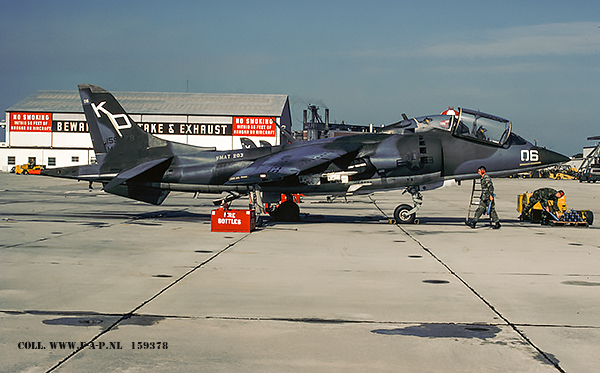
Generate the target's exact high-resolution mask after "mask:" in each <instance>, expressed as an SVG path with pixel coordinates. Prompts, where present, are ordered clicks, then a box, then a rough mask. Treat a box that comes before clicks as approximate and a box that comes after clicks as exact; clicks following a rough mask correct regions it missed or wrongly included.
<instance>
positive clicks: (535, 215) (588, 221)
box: [517, 192, 594, 227]
mask: <svg viewBox="0 0 600 373" xmlns="http://www.w3.org/2000/svg"><path fill="white" fill-rule="evenodd" d="M532 194H533V193H532V192H525V193H523V194H519V195H517V211H518V212H519V214H522V213H523V209H524V208H525V206H527V204H528V203H529V198H531V195H532ZM548 205H552V201H548ZM558 210H559V213H558V214H557V216H556V217H557V218H558V219H555V218H554V217H552V216H549V215H548V214H545V213H544V211H543V209H542V205H541V204H540V203H539V202H538V203H536V204H535V205H533V207H532V208H531V211H530V212H529V217H530V218H531V222H532V223H542V224H549V225H564V226H567V225H568V226H586V227H587V226H589V225H592V222H593V221H594V214H593V213H592V212H591V211H590V210H577V211H576V210H570V211H568V209H567V200H566V198H565V196H562V197H560V198H559V199H558Z"/></svg>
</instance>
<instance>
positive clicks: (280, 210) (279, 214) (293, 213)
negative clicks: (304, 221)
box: [269, 200, 300, 222]
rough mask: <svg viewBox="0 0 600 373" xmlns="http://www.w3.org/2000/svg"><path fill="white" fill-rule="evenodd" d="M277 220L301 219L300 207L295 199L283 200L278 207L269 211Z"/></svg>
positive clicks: (290, 220) (292, 220)
mask: <svg viewBox="0 0 600 373" xmlns="http://www.w3.org/2000/svg"><path fill="white" fill-rule="evenodd" d="M269 215H271V216H272V217H273V219H274V220H275V221H282V222H295V221H300V208H299V207H298V205H297V204H296V203H294V202H293V201H289V200H288V201H285V202H282V203H281V204H280V205H279V207H277V209H275V210H274V211H271V212H270V213H269Z"/></svg>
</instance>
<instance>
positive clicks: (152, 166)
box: [79, 84, 173, 205]
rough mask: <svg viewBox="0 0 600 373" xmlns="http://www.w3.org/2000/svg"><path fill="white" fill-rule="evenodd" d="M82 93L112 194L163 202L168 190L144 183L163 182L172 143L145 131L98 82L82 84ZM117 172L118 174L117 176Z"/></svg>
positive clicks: (99, 167)
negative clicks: (108, 177)
mask: <svg viewBox="0 0 600 373" xmlns="http://www.w3.org/2000/svg"><path fill="white" fill-rule="evenodd" d="M79 95H80V96H81V101H82V104H83V111H84V113H85V118H86V120H87V122H88V125H89V130H90V135H91V137H92V143H93V145H94V152H95V153H96V161H97V163H98V166H97V168H98V169H99V171H100V172H99V174H100V175H113V176H112V177H111V179H110V181H109V182H104V181H103V184H104V190H105V191H106V192H108V193H112V194H117V195H120V196H124V197H128V198H133V199H136V200H139V201H144V202H149V203H153V204H157V205H158V204H161V203H162V201H164V199H165V198H166V197H167V195H168V194H169V191H168V190H161V189H155V188H152V187H147V186H141V185H140V183H152V182H160V181H161V179H162V177H163V174H164V172H165V171H166V169H167V168H168V167H169V165H170V164H171V161H172V159H173V152H172V150H171V148H170V147H169V142H168V141H166V140H162V139H159V138H158V137H155V136H152V135H151V134H149V133H147V132H145V131H144V130H142V129H141V128H140V127H139V126H138V125H137V123H135V122H134V121H133V119H131V117H129V115H127V113H126V112H125V110H124V109H123V107H122V106H121V104H119V102H118V101H117V100H116V99H115V97H114V96H113V95H112V94H111V93H109V92H108V91H106V90H104V89H103V88H100V87H98V86H95V85H90V84H82V85H79ZM115 174H116V176H114V175H115Z"/></svg>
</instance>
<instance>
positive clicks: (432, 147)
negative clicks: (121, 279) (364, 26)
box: [42, 84, 569, 223]
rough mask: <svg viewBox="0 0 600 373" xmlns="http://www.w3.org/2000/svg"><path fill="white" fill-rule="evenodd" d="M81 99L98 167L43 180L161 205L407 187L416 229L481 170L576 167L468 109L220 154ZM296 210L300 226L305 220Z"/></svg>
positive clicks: (105, 100) (408, 216)
mask: <svg viewBox="0 0 600 373" xmlns="http://www.w3.org/2000/svg"><path fill="white" fill-rule="evenodd" d="M79 93H80V96H81V100H82V104H83V109H84V112H85V116H86V119H87V122H88V125H89V129H90V135H91V137H92V142H93V147H94V151H95V153H96V163H95V164H89V165H84V166H73V167H60V168H52V169H47V170H45V171H43V172H42V174H44V175H48V176H55V177H62V178H70V179H77V180H86V181H89V182H90V183H91V182H99V183H102V185H103V189H104V191H106V192H108V193H112V194H116V195H120V196H123V197H127V198H132V199H135V200H139V201H144V202H148V203H152V204H156V205H159V204H161V203H162V202H163V201H164V200H165V198H166V197H167V195H168V194H169V192H170V191H185V192H194V193H228V194H227V195H226V196H225V197H223V198H221V199H220V201H221V202H229V201H231V200H233V199H235V198H238V197H240V196H243V195H250V196H251V197H253V201H255V202H256V205H257V206H259V207H260V206H262V205H263V203H265V202H276V201H279V199H280V195H281V194H296V193H298V194H300V193H301V194H304V195H335V196H340V195H343V196H352V195H358V194H370V193H373V192H375V191H382V190H392V189H403V188H406V190H407V191H408V192H410V193H411V194H412V196H413V201H414V202H415V205H414V206H410V205H407V204H401V205H399V206H398V207H397V208H396V211H395V212H394V216H395V218H396V221H397V222H399V223H410V222H412V221H414V219H415V214H416V210H417V209H418V207H419V206H420V204H421V194H420V192H419V191H423V190H430V189H434V188H437V187H440V186H442V185H443V183H444V181H447V180H467V179H474V178H477V177H479V176H478V174H477V168H478V167H479V166H481V165H484V166H485V167H486V168H487V170H488V174H489V175H491V176H504V175H510V174H514V173H518V172H525V171H530V170H534V169H538V168H543V167H547V166H549V165H554V164H558V163H562V162H565V161H567V160H569V158H568V157H565V156H563V155H561V154H559V153H556V152H553V151H550V150H547V149H545V148H541V147H538V146H534V145H533V144H531V143H530V142H528V141H526V140H525V139H523V138H521V137H520V136H518V135H517V134H515V133H513V132H512V128H511V127H512V124H511V122H510V121H509V120H506V119H503V118H500V117H496V116H493V115H489V114H485V113H482V112H479V111H473V110H468V109H458V110H457V114H455V113H452V115H430V116H423V117H418V118H412V119H410V118H408V117H406V116H405V115H403V117H404V119H403V120H402V121H400V122H398V123H394V124H391V125H388V126H385V127H382V128H380V129H379V130H378V131H377V132H376V133H360V134H356V135H350V136H342V137H333V138H325V139H318V140H313V141H306V142H290V143H287V144H284V145H280V146H261V147H256V146H251V145H252V144H250V146H244V148H243V149H239V150H228V151H217V150H216V149H215V148H205V147H197V146H192V145H186V144H181V143H177V142H172V141H167V140H163V139H160V138H157V137H155V136H153V135H151V134H149V133H147V132H145V131H144V130H142V129H141V128H140V127H139V126H138V125H137V124H136V123H135V122H134V121H133V120H132V119H131V117H129V116H128V115H127V113H126V112H125V110H123V107H122V106H121V105H120V104H119V102H118V101H117V100H116V99H115V98H114V96H113V95H112V94H111V93H109V92H107V91H106V90H104V89H102V88H100V87H97V86H94V85H88V84H85V85H80V86H79ZM290 139H291V137H290ZM290 141H291V140H290ZM246 145H247V144H246ZM284 204H287V205H288V206H287V207H288V208H289V206H290V204H294V202H292V201H288V202H285V203H284ZM284 204H282V205H281V207H283V205H284ZM293 207H295V208H291V209H290V211H292V216H291V218H292V219H294V218H298V211H299V210H298V208H297V206H293Z"/></svg>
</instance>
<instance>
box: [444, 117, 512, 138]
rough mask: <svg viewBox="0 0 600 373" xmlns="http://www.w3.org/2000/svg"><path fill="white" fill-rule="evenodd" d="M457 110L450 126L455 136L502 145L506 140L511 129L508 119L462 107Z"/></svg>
mask: <svg viewBox="0 0 600 373" xmlns="http://www.w3.org/2000/svg"><path fill="white" fill-rule="evenodd" d="M459 110H460V112H459V114H458V118H457V121H456V122H455V124H454V125H453V128H452V133H453V134H454V135H455V136H459V137H465V138H469V139H472V140H475V141H481V142H485V143H488V144H494V145H497V146H502V145H504V144H505V143H506V140H508V137H509V136H510V132H511V129H512V123H511V122H510V121H509V120H507V119H504V118H500V117H496V116H494V115H490V114H486V113H482V112H480V111H475V110H469V109H462V108H461V109H459Z"/></svg>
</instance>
